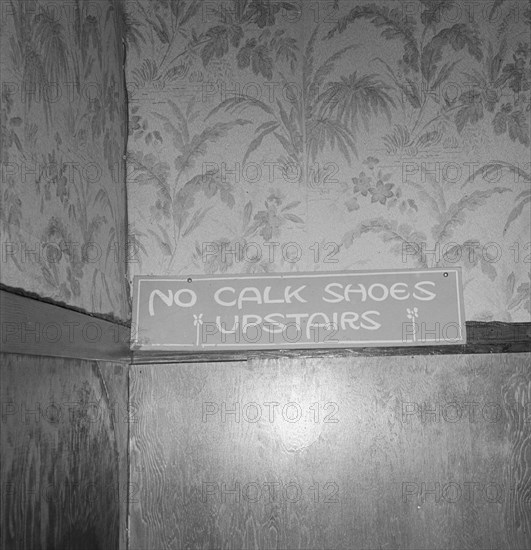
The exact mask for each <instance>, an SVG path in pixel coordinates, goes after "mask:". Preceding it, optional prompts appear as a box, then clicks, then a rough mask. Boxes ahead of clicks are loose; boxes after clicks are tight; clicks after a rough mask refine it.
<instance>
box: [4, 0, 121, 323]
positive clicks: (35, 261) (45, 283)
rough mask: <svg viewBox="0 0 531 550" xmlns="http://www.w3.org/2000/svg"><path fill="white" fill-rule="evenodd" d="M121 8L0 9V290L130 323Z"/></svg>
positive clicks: (36, 1)
mask: <svg viewBox="0 0 531 550" xmlns="http://www.w3.org/2000/svg"><path fill="white" fill-rule="evenodd" d="M120 2H121V0H120V1H119V0H98V1H90V0H69V1H66V2H49V1H48V0H24V1H20V0H3V1H2V2H1V3H0V8H1V10H2V12H1V16H0V25H1V28H0V36H1V55H0V70H1V81H2V86H1V133H0V152H1V166H2V175H1V178H2V179H1V197H0V201H1V202H0V223H1V227H2V239H1V240H2V251H1V254H2V259H1V264H0V265H1V276H0V282H1V283H2V284H4V285H6V286H8V287H12V288H17V289H23V290H25V291H29V292H32V293H36V294H39V295H41V296H43V297H46V298H50V299H52V300H55V301H57V302H62V303H66V304H68V305H71V306H75V307H78V308H81V309H83V310H86V311H89V312H94V313H101V314H105V315H110V316H113V317H115V318H117V319H127V318H128V317H129V302H128V299H127V293H128V285H127V280H126V271H125V265H126V261H125V260H126V258H125V257H126V250H125V249H126V245H125V242H126V223H125V220H126V218H125V214H126V208H125V191H126V189H125V185H124V180H125V162H124V156H125V143H126V133H127V130H126V128H127V112H126V100H125V99H126V96H125V80H124V70H123V66H124V47H123V40H122V36H123V32H122V29H123V20H124V16H123V6H122V4H121V3H120Z"/></svg>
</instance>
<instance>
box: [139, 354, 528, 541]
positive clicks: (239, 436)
mask: <svg viewBox="0 0 531 550" xmlns="http://www.w3.org/2000/svg"><path fill="white" fill-rule="evenodd" d="M530 360H531V356H530V355H529V354H507V355H464V356H462V355H461V356H457V355H456V356H451V355H446V356H416V357H350V358H313V359H304V358H284V359H282V358H280V359H262V360H256V361H254V362H249V363H240V362H239V363H204V364H193V365H191V364H174V365H171V364H167V365H134V366H133V367H132V369H131V381H130V382H131V383H130V400H131V406H132V407H134V408H135V411H136V412H135V416H136V420H137V422H135V423H132V424H131V447H130V453H131V457H130V476H131V482H132V484H133V486H134V487H136V490H137V491H138V492H137V498H136V499H133V500H134V501H133V502H131V504H130V514H131V515H130V550H148V549H149V550H170V549H171V550H177V549H181V548H208V549H214V548H216V549H217V548H224V549H231V550H236V549H245V550H250V549H273V548H276V549H316V550H317V549H319V550H322V549H327V548H328V549H334V550H341V549H344V550H347V549H349V550H352V549H358V550H376V549H389V550H391V549H398V548H402V549H407V550H452V549H453V550H501V549H511V550H524V549H528V548H531V501H530V495H531V453H530V449H531V405H530V403H531V369H530V368H529V364H530Z"/></svg>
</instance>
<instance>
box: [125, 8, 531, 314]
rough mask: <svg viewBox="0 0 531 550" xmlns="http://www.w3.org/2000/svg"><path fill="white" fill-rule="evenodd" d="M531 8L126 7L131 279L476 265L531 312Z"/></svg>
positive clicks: (483, 277) (497, 302)
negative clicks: (156, 276) (166, 275)
mask: <svg viewBox="0 0 531 550" xmlns="http://www.w3.org/2000/svg"><path fill="white" fill-rule="evenodd" d="M530 23H531V10H530V4H529V3H528V2H527V1H525V2H524V1H514V0H505V1H504V0H496V1H493V2H487V3H478V2H472V1H470V2H467V1H464V2H456V1H454V0H421V1H417V2H415V1H412V2H402V1H398V0H396V1H393V0H387V1H372V2H371V1H359V0H330V1H322V2H318V1H317V2H310V1H308V2H301V1H297V0H283V1H275V0H216V1H208V0H150V1H147V0H127V2H126V18H125V32H126V37H127V52H128V53H127V63H126V65H127V66H126V74H127V88H128V97H129V140H128V162H127V166H128V169H127V172H128V173H127V185H128V196H129V203H128V208H129V223H130V226H129V238H130V241H131V254H130V261H129V277H130V278H131V279H132V277H133V276H134V275H137V274H159V275H160V274H183V275H184V274H201V273H239V272H251V273H257V272H265V273H268V272H286V271H293V270H295V271H315V270H327V271H329V270H367V269H373V268H382V269H390V268H404V267H409V268H416V267H422V268H426V267H427V268H429V267H438V266H439V267H440V266H450V265H452V266H455V265H460V266H462V268H463V271H464V293H465V301H466V305H465V307H466V315H467V318H468V319H469V320H482V321H490V320H499V321H508V322H516V321H530V320H531V305H530V282H531V276H530V261H531V244H530V241H531V228H530V222H531V219H530V218H531V215H530V208H531V204H530V203H531V189H530V184H531V156H530V135H529V126H530V118H531V103H530V101H531V98H530V82H531V44H530V32H531V29H530Z"/></svg>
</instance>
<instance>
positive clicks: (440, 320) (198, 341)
mask: <svg viewBox="0 0 531 550" xmlns="http://www.w3.org/2000/svg"><path fill="white" fill-rule="evenodd" d="M132 332H133V338H132V349H134V350H159V351H161V350H165V351H169V350H175V351H187V352H190V351H199V350H201V351H221V350H232V351H234V350H281V349H309V348H350V347H355V346H361V347H364V346H424V345H455V344H465V343H466V332H465V316H464V308H463V296H462V284H461V270H460V268H452V269H428V270H393V271H377V272H375V271H356V272H332V273H324V272H323V273H321V272H314V273H289V274H275V275H223V276H216V275H201V276H190V277H156V276H151V277H143V276H137V277H135V280H134V298H133V329H132Z"/></svg>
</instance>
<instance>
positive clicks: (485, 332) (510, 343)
mask: <svg viewBox="0 0 531 550" xmlns="http://www.w3.org/2000/svg"><path fill="white" fill-rule="evenodd" d="M466 331H467V344H466V345H464V346H417V347H394V348H393V347H389V348H384V347H368V348H348V349H334V350H331V349H311V350H293V349H290V350H283V351H280V350H278V351H270V350H267V351H255V350H253V351H238V352H234V351H231V352H218V353H212V352H210V353H182V352H155V351H133V364H148V363H205V362H219V361H247V360H248V359H251V358H253V357H359V356H367V357H369V356H386V355H387V356H398V355H448V354H452V355H462V354H473V353H528V352H531V323H498V322H493V323H481V322H477V321H467V323H466Z"/></svg>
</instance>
